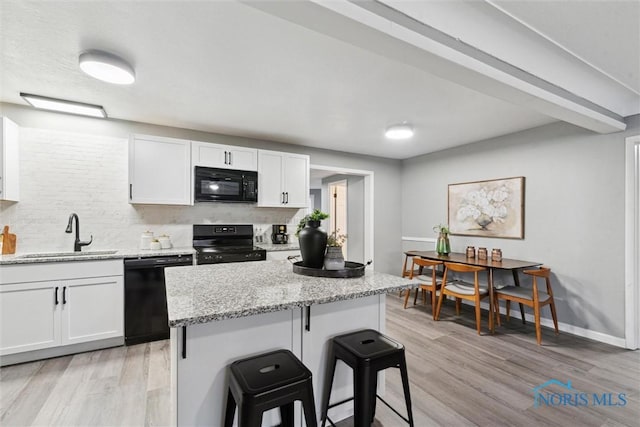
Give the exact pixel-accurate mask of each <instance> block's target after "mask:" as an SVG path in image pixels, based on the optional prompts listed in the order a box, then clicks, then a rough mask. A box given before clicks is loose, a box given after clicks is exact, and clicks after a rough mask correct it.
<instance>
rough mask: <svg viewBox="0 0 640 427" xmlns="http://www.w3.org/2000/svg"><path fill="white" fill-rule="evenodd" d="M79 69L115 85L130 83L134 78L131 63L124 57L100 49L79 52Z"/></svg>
mask: <svg viewBox="0 0 640 427" xmlns="http://www.w3.org/2000/svg"><path fill="white" fill-rule="evenodd" d="M78 62H79V64H80V69H81V70H82V71H84V72H85V73H87V74H89V75H90V76H91V77H94V78H96V79H98V80H102V81H105V82H108V83H114V84H117V85H130V84H131V83H133V82H134V81H135V80H136V75H135V73H134V71H133V68H132V67H131V65H129V64H128V63H127V61H125V60H124V59H122V58H120V57H119V56H116V55H114V54H112V53H109V52H103V51H101V50H87V51H85V52H82V53H81V54H80V58H79V60H78Z"/></svg>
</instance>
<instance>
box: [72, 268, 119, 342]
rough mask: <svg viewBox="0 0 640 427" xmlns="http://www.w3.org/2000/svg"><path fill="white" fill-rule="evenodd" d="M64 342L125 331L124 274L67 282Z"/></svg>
mask: <svg viewBox="0 0 640 427" xmlns="http://www.w3.org/2000/svg"><path fill="white" fill-rule="evenodd" d="M63 291H64V292H65V293H66V294H65V295H64V297H65V300H64V301H63V305H62V307H61V308H62V312H61V314H62V319H61V320H62V321H61V326H62V336H61V344H63V345H67V344H77V343H83V342H87V341H94V340H100V339H106V338H114V337H119V336H122V335H123V310H124V308H123V307H124V301H123V293H124V290H123V278H122V276H109V277H93V278H89V279H75V280H68V281H65V282H64V288H63Z"/></svg>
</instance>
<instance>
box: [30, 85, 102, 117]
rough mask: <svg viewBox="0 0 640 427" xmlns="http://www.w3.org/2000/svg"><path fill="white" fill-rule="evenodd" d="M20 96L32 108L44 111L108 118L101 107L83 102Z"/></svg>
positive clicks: (38, 96)
mask: <svg viewBox="0 0 640 427" xmlns="http://www.w3.org/2000/svg"><path fill="white" fill-rule="evenodd" d="M20 96H21V97H22V98H24V100H25V101H27V102H28V103H29V105H31V106H32V107H35V108H41V109H43V110H51V111H59V112H62V113H71V114H80V115H82V116H90V117H99V118H101V119H106V118H107V112H106V111H104V108H102V106H100V105H93V104H84V103H82V102H75V101H66V100H64V99H56V98H48V97H46V96H40V95H32V94H29V93H23V92H20Z"/></svg>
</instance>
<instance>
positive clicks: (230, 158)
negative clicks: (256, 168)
mask: <svg viewBox="0 0 640 427" xmlns="http://www.w3.org/2000/svg"><path fill="white" fill-rule="evenodd" d="M229 164H230V165H232V164H233V158H232V157H231V151H229Z"/></svg>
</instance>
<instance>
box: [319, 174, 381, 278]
mask: <svg viewBox="0 0 640 427" xmlns="http://www.w3.org/2000/svg"><path fill="white" fill-rule="evenodd" d="M311 169H316V170H323V171H329V172H335V173H336V174H343V175H357V176H362V177H364V224H363V226H364V234H365V239H366V241H365V245H364V261H365V262H368V261H369V260H371V261H372V264H371V268H372V269H373V267H374V263H373V260H374V244H375V241H374V236H375V235H374V227H373V225H374V215H373V213H374V204H373V202H374V199H373V194H374V193H373V171H370V170H364V169H350V168H341V167H338V166H325V165H315V164H310V165H309V170H311ZM325 199H326V197H325V194H323V195H322V204H323V206H324V203H325Z"/></svg>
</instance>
